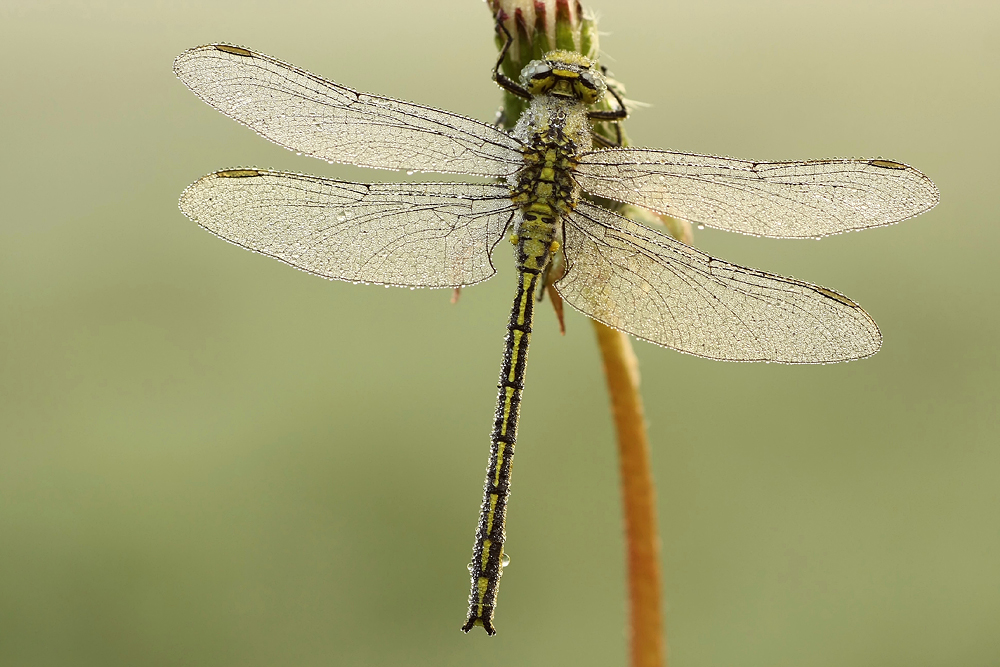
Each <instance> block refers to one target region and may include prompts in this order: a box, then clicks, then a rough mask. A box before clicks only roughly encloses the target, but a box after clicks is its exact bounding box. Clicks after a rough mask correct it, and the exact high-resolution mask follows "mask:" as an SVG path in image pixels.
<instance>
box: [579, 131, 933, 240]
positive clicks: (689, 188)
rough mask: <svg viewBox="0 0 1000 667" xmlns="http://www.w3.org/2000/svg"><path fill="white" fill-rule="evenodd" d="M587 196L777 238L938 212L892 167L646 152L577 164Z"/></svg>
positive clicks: (909, 173)
mask: <svg viewBox="0 0 1000 667" xmlns="http://www.w3.org/2000/svg"><path fill="white" fill-rule="evenodd" d="M576 177H577V181H578V182H579V183H580V185H581V186H582V187H583V189H584V190H586V191H587V192H589V193H591V194H594V195H598V196H601V197H607V198H609V199H615V200H618V201H622V202H626V203H629V204H636V205H637V206H642V207H644V208H648V209H652V210H654V211H657V212H659V213H665V214H667V215H670V216H673V217H675V218H681V219H683V220H688V221H690V222H694V223H697V224H701V225H707V226H709V227H715V228H717V229H723V230H726V231H730V232H740V233H742V234H753V235H755V236H770V237H774V238H809V237H819V236H827V235H829V234H839V233H841V232H848V231H851V230H856V229H867V228H869V227H881V226H883V225H891V224H893V223H896V222H899V221H901V220H905V219H907V218H910V217H913V216H915V215H917V214H919V213H923V212H924V211H926V210H928V209H930V208H933V207H934V205H935V204H937V203H938V199H939V194H938V190H937V187H935V185H934V183H933V182H931V180H930V179H929V178H927V177H926V176H924V175H923V174H922V173H920V172H919V171H917V170H916V169H914V168H913V167H909V166H907V165H905V164H901V163H899V162H892V161H890V160H808V161H802V162H751V161H748V160H736V159H734V158H727V157H715V156H712V155H696V154H693V153H673V152H670V151H658V150H650V149H645V148H623V149H611V150H601V151H593V152H590V153H587V154H585V155H583V156H582V157H581V158H580V163H579V167H578V168H577V171H576Z"/></svg>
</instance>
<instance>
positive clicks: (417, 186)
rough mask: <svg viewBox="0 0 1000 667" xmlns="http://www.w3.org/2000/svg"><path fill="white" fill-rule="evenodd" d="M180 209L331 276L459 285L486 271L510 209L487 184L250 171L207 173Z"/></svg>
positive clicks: (506, 197) (503, 192)
mask: <svg viewBox="0 0 1000 667" xmlns="http://www.w3.org/2000/svg"><path fill="white" fill-rule="evenodd" d="M180 208H181V211H183V212H184V215H186V216H187V217H189V218H191V219H192V220H193V221H195V222H197V223H198V224H199V225H201V226H202V227H204V228H205V229H207V230H209V231H210V232H212V233H214V234H217V235H218V236H220V237H222V238H224V239H225V240H227V241H230V242H232V243H235V244H236V245H238V246H242V247H244V248H247V249H248V250H254V251H256V252H259V253H261V254H264V255H268V256H270V257H274V258H276V259H280V260H281V261H283V262H286V263H288V264H291V265H292V266H294V267H297V268H299V269H302V270H304V271H308V272H310V273H315V274H317V275H321V276H325V277H327V278H336V279H338V280H349V281H356V282H368V283H379V284H383V285H399V286H412V287H459V286H462V285H472V284H473V283H478V282H480V281H483V280H486V279H487V278H489V277H490V276H492V275H493V274H494V273H495V272H496V271H495V270H494V268H493V265H492V263H491V262H490V253H491V252H492V251H493V248H494V246H496V244H497V242H498V241H499V240H500V239H501V238H502V237H503V234H504V230H505V229H506V227H507V225H508V224H509V223H510V221H511V217H512V216H513V214H514V211H515V207H514V205H513V204H512V203H511V201H510V190H509V188H507V187H506V186H502V185H496V184H492V183H490V184H470V183H374V184H363V183H346V182H343V181H335V180H332V179H326V178H317V177H314V176H304V175H301V174H290V173H284V172H277V171H263V170H257V169H232V170H228V171H219V172H216V173H214V174H209V175H208V176H205V177H204V178H202V179H201V180H198V181H196V182H195V183H193V184H192V185H191V186H189V187H188V188H187V189H186V190H185V191H184V192H183V193H182V194H181V200H180Z"/></svg>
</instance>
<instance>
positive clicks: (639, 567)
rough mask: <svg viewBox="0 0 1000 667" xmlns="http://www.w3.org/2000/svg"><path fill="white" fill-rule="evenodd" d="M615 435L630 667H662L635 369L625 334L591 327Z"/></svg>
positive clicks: (656, 549)
mask: <svg viewBox="0 0 1000 667" xmlns="http://www.w3.org/2000/svg"><path fill="white" fill-rule="evenodd" d="M594 331H595V332H596V333H597V341H598V344H599V345H600V348H601V357H602V359H603V361H604V375H605V378H606V379H607V383H608V394H609V395H610V398H611V412H612V414H613V416H614V420H615V430H616V431H617V435H618V455H619V460H620V469H621V484H622V505H623V510H624V513H625V539H626V544H627V547H626V549H627V557H628V591H629V653H630V656H631V665H632V667H666V664H667V662H666V646H665V641H664V635H663V617H662V611H661V609H662V604H661V601H660V591H661V578H660V558H659V556H660V539H659V536H658V533H657V523H656V490H655V488H654V487H653V475H652V471H651V469H650V458H649V440H648V439H647V437H646V421H645V418H644V416H643V410H642V397H641V396H640V394H639V365H638V360H637V359H636V357H635V352H633V351H632V344H631V342H630V341H629V338H628V336H627V335H626V334H624V333H622V332H620V331H616V330H614V329H611V328H609V327H607V326H605V325H603V324H601V323H600V322H597V321H594Z"/></svg>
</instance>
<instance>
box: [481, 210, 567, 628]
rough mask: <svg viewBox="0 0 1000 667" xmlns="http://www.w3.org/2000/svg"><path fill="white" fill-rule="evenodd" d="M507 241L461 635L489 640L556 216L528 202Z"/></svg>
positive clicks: (556, 246) (556, 244)
mask: <svg viewBox="0 0 1000 667" xmlns="http://www.w3.org/2000/svg"><path fill="white" fill-rule="evenodd" d="M521 213H522V218H523V219H522V220H521V221H520V222H519V224H518V226H517V228H516V230H515V232H516V233H515V234H514V235H513V236H512V239H511V240H512V241H514V242H515V244H516V246H517V250H516V261H517V269H518V271H517V292H516V294H515V296H514V304H513V306H512V308H511V311H510V320H509V321H508V323H507V338H506V340H505V344H504V355H503V365H502V366H501V368H500V383H499V385H498V388H499V394H498V396H497V409H496V418H495V419H494V422H493V432H492V434H491V436H490V443H491V446H490V462H489V466H488V468H487V471H486V483H485V485H484V489H483V505H482V509H481V510H480V514H479V526H478V528H477V530H476V545H475V547H474V549H473V554H472V563H470V564H469V572H470V573H471V575H472V591H471V593H470V595H469V616H468V619H467V621H466V623H465V625H464V626H462V630H464V631H465V632H468V631H469V630H471V629H472V628H473V627H474V626H476V625H482V626H483V628H484V629H485V630H486V632H487V633H489V634H491V635H493V634H495V633H496V630H495V629H494V628H493V611H494V608H495V606H496V598H497V591H498V589H499V586H500V575H501V574H502V572H503V570H502V568H503V560H504V554H503V544H504V540H505V539H506V534H505V520H506V515H507V497H508V495H509V493H510V474H511V461H512V459H513V456H514V445H515V443H516V441H517V420H518V415H519V413H520V405H521V393H522V391H523V390H524V375H525V370H526V368H527V361H528V344H529V343H530V342H531V323H532V318H533V315H534V303H535V299H534V296H535V293H536V292H537V290H538V284H539V281H540V280H541V279H542V275H543V272H544V270H545V267H546V266H547V265H548V263H549V260H550V259H551V257H552V253H553V252H554V251H555V250H556V249H557V248H558V247H559V246H558V243H557V242H555V240H554V239H555V234H556V229H557V221H558V217H557V216H556V214H555V211H554V210H553V208H552V207H551V206H549V205H548V204H545V203H542V202H534V203H532V204H531V205H529V206H528V207H526V208H525V209H523V210H522V212H521Z"/></svg>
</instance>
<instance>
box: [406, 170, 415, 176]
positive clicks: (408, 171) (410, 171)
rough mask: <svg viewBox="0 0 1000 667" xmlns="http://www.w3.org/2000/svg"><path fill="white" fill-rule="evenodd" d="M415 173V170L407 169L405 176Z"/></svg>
mask: <svg viewBox="0 0 1000 667" xmlns="http://www.w3.org/2000/svg"><path fill="white" fill-rule="evenodd" d="M415 173H417V172H415V171H412V170H409V169H408V170H407V171H406V175H407V176H413V175H414V174H415Z"/></svg>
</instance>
